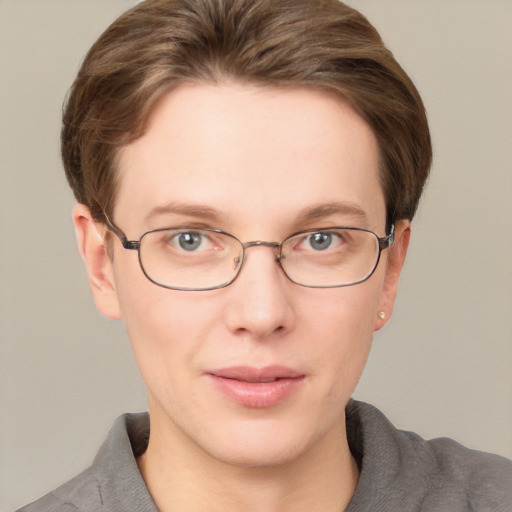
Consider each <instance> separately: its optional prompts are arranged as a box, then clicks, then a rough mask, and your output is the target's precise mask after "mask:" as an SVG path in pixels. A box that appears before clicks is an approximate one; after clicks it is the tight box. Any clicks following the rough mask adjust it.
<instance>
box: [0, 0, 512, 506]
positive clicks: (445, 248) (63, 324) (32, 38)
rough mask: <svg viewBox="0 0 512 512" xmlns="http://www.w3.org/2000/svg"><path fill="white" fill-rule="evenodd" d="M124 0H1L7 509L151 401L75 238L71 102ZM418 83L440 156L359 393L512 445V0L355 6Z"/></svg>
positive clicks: (396, 412)
mask: <svg viewBox="0 0 512 512" xmlns="http://www.w3.org/2000/svg"><path fill="white" fill-rule="evenodd" d="M134 3H135V2H134V1H128V0H108V1H104V0H87V1H86V2H84V1H81V0H45V1H44V2H41V1H39V0H0V166H1V167H0V214H1V216H0V236H1V244H0V336H1V343H0V351H1V352H0V364H1V371H0V376H1V377H0V379H1V380H0V385H1V388H0V390H1V396H0V414H1V418H0V420H1V421H0V453H1V456H0V510H5V511H7V510H12V509H13V508H15V507H17V506H20V505H22V504H25V503H27V502H29V501H32V500H34V499H36V498H38V497H39V496H40V495H42V494H43V493H45V492H47V491H49V490H50V489H52V488H54V487H56V486H57V485H58V484H60V483H62V482H64V481H65V480H67V479H69V478H70V477H71V476H73V475H75V474H76V473H78V472H79V471H81V470H82V469H84V468H85V467H86V466H87V465H88V464H89V463H90V462H91V460H92V458H93V456H94V454H95V453H96V451H97V449H98V447H99V445H100V443H101V442H102V440H103V439H104V437H105V436H106V434H107V432H108V429H109V427H110V425H111V423H112V422H113V420H114V418H115V417H116V416H118V415H119V414H121V413H122V412H126V411H138V410H143V409H145V393H144V387H143V384H142V382H141V379H140V377H139V376H138V373H137V370H136V368H135V364H134V362H133V358H132V355H131V352H130V347H129V343H128V340H127V337H126V333H125V330H124V328H123V325H122V324H121V323H120V322H112V321H109V320H106V319H103V318H101V317H100V316H99V315H98V314H97V312H96V310H95V307H94V305H93V302H92V299H91V297H90V294H89V290H88V284H87V280H86V275H85V271H84V269H83V267H82V263H81V261H80V258H79V256H78V252H77V249H76V248H75V242H74V235H73V229H72V223H71V213H70V212H71V208H72V205H73V204H74V200H73V198H72V195H71V192H70V191H69V190H68V187H67V184H66V182H65V178H64V173H63V170H62V167H61V163H60V160H59V130H60V112H61V106H62V102H63V99H64V96H65V94H66V91H67V89H68V87H69V86H70V84H71V82H72V80H73V78H74V76H75V74H76V72H77V70H78V66H79V63H80V61H81V59H82V58H83V56H84V54H85V52H86V51H87V49H88V48H89V46H90V45H91V44H92V43H93V42H94V40H95V39H96V38H97V37H98V36H99V35H100V33H101V32H102V31H103V30H104V29H105V28H106V27H107V25H108V24H109V23H110V22H112V21H113V20H114V18H115V17H116V16H117V15H118V14H120V13H121V12H122V11H124V10H125V9H127V8H128V7H130V6H131V5H133V4H134ZM349 3H350V4H351V5H353V6H354V7H356V8H358V9H360V10H361V11H362V12H363V13H365V14H366V15H367V16H368V18H369V19H370V20H371V21H372V22H373V23H374V24H375V25H376V27H377V28H378V29H379V30H380V31H381V34H382V35H383V38H384V40H385V41H386V43H387V44H388V46H389V47H390V48H391V49H392V50H393V52H394V53H395V55H396V57H397V58H398V60H399V61H400V62H401V63H402V65H403V66H404V68H405V69H406V70H407V71H408V72H409V73H410V75H411V76H412V78H413V80H414V81H415V83H416V85H417V86H418V88H419V90H420V92H421V93H422V96H423V98H424V101H425V103H426V107H427V110H428V112H429V118H430V123H431V129H432V136H433V142H434V151H435V159H434V166H433V169H432V176H431V179H430V182H429V184H428V187H427V190H426V193H425V196H424V199H423V202H422V204H421V207H420V210H419V212H418V215H417V217H416V219H415V220H414V222H413V238H412V242H411V247H410V251H409V255H408V261H407V263H406V267H405V270H404V273H403V276H402V280H401V285H400V291H399V296H398V300H397V304H396V309H395V313H394V316H393V318H392V320H391V322H390V324H389V325H388V326H387V327H386V328H385V329H384V330H383V331H382V332H380V333H378V334H377V335H376V337H375V343H374V348H373V352H372V355H371V356H370V360H369V363H368V367H367V369H366V372H365V374H364V375H363V378H362V380H361V382H360V384H359V386H358V388H357V390H356V393H355V397H356V398H359V399H363V400H365V401H368V402H371V403H373V404H375V405H377V406H378V407H379V408H380V409H381V410H383V412H384V413H385V414H387V415H388V417H389V418H390V419H391V420H392V421H393V422H394V423H395V425H397V426H398V427H399V428H403V429H407V430H414V431H416V432H418V433H419V434H421V435H422V436H424V437H426V438H432V437H438V436H448V437H453V438H455V439H457V440H459V441H460V442H462V443H463V444H466V445H468V446H471V447H474V448H476V449H480V450H486V451H492V452H496V453H500V454H502V455H505V456H507V457H512V428H511V427H512V328H511V323H512V322H511V320H512V314H511V308H512V261H511V260H512V258H511V255H512V235H511V229H510V224H511V220H512V200H511V196H512V170H511V163H512V140H511V135H512V101H511V99H510V97H511V94H510V91H511V90H512V55H511V39H512V38H511V31H510V27H512V2H511V1H510V0H448V1H446V0H428V2H427V1H426V0H423V1H411V0H352V1H350V2H349Z"/></svg>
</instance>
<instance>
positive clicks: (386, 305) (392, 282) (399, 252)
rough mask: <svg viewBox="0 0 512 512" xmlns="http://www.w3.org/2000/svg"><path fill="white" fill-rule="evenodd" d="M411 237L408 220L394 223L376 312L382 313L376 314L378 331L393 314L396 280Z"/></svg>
mask: <svg viewBox="0 0 512 512" xmlns="http://www.w3.org/2000/svg"><path fill="white" fill-rule="evenodd" d="M410 238H411V224H410V223H409V221H408V220H400V221H398V222H397V223H396V225H395V241H394V243H393V245H392V246H391V247H390V248H389V250H388V251H389V252H388V258H387V262H386V264H387V265H386V277H385V280H384V286H383V289H382V294H381V298H380V301H379V308H378V312H379V313H380V312H382V313H383V315H380V314H376V315H375V316H376V320H375V330H376V331H378V330H379V329H381V328H382V327H384V325H385V324H386V322H387V321H388V320H389V318H391V315H392V314H393V306H394V304H395V298H396V292H397V289H398V280H399V278H400V273H401V271H402V267H403V266H404V262H405V256H406V255H407V248H408V247H409V240H410Z"/></svg>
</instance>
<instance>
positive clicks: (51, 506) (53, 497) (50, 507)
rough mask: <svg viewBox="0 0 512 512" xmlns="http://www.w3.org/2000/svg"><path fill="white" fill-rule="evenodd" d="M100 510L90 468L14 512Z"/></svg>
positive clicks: (95, 485) (96, 487) (95, 484)
mask: <svg viewBox="0 0 512 512" xmlns="http://www.w3.org/2000/svg"><path fill="white" fill-rule="evenodd" d="M85 510H87V511H92V510H101V494H100V492H99V486H98V484H97V481H96V478H95V477H94V474H93V473H92V471H91V470H90V469H88V470H86V471H84V472H83V473H81V474H79V475H77V476H76V477H75V478H73V479H72V480H70V481H69V482H67V483H65V484H64V485H62V486H61V487H59V488H57V489H55V490H54V491H52V492H50V493H48V494H47V495H45V496H43V497H42V498H40V499H38V500H37V501H35V502H33V503H31V504H30V505H26V506H25V507H23V508H21V509H19V510H17V511H16V512H78V511H85Z"/></svg>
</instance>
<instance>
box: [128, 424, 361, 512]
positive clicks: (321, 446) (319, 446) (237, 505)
mask: <svg viewBox="0 0 512 512" xmlns="http://www.w3.org/2000/svg"><path fill="white" fill-rule="evenodd" d="M342 420H343V421H340V422H338V424H336V425H335V426H334V427H333V428H332V429H331V430H330V431H329V432H327V433H326V434H325V435H324V436H323V437H322V438H321V439H319V440H318V441H317V442H316V443H314V445H313V446H311V447H310V448H309V449H308V450H307V451H306V452H305V453H303V454H301V455H300V456H299V457H298V458H297V459H294V460H293V461H290V462H287V463H285V464H280V465H276V466H265V467H243V466H239V465H233V464H229V463H228V462H225V461H221V460H218V459H216V458H213V457H211V456H210V455H209V454H207V453H205V452H204V451H203V450H202V449H201V448H200V447H199V446H197V445H196V444H195V443H194V442H193V441H191V440H190V439H189V438H186V437H185V436H184V434H183V433H182V432H181V431H179V430H178V429H173V431H172V432H169V429H168V428H165V429H162V428H161V427H163V425H161V424H159V422H158V421H153V418H152V422H151V437H150V441H149V445H148V449H147V451H146V452H145V453H144V454H143V455H142V456H141V457H140V458H139V459H138V464H139V468H140V470H141V473H142V476H143V478H144V480H145V482H146V485H147V486H148V489H149V491H150V493H151V495H152V497H153V500H154V501H155V503H156V505H157V507H158V509H159V510H160V511H161V512H175V511H180V512H199V511H201V512H202V511H204V510H209V511H210V512H221V511H222V512H235V511H237V512H238V511H240V510H243V511H244V512H292V511H293V512H301V511H304V512H306V511H307V512H315V511H318V512H320V511H322V512H331V511H332V512H340V511H343V510H345V508H346V507H347V506H348V504H349V502H350V499H351V497H352V495H353V494H354V491H355V488H356V485H357V479H358V476H359V471H358V468H357V464H356V462H355V460H354V459H353V457H352V455H351V453H350V450H349V447H348V442H347V437H346V431H345V419H344V418H342Z"/></svg>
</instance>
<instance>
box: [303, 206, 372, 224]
mask: <svg viewBox="0 0 512 512" xmlns="http://www.w3.org/2000/svg"><path fill="white" fill-rule="evenodd" d="M340 214H341V215H350V216H351V217H355V218H357V219H360V220H361V221H363V222H365V223H366V222H367V221H368V216H367V214H366V212H365V211H364V210H363V209H362V208H361V207H360V206H359V205H357V204H355V203H342V202H339V203H338V202H334V203H326V204H319V205H314V206H309V207H308V208H305V209H304V210H302V211H301V212H300V213H299V215H298V217H297V223H298V224H305V223H308V222H314V221H317V220H322V219H324V218H325V217H329V216H331V215H340Z"/></svg>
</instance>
